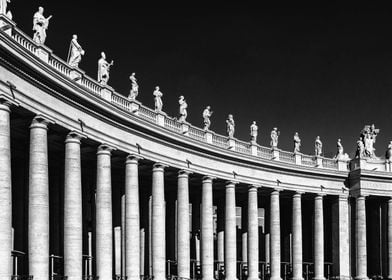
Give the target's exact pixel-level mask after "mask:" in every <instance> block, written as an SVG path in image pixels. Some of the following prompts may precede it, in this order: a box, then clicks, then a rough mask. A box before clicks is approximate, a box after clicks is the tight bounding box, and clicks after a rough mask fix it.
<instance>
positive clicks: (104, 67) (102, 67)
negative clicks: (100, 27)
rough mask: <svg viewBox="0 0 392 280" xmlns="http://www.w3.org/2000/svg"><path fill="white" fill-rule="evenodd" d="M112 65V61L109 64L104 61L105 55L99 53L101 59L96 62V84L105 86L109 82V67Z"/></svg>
mask: <svg viewBox="0 0 392 280" xmlns="http://www.w3.org/2000/svg"><path fill="white" fill-rule="evenodd" d="M112 65H113V60H112V61H111V62H110V63H109V62H107V61H106V55H105V53H104V52H101V58H100V59H99V60H98V82H99V83H100V84H101V85H107V83H108V81H109V72H110V67H111V66H112Z"/></svg>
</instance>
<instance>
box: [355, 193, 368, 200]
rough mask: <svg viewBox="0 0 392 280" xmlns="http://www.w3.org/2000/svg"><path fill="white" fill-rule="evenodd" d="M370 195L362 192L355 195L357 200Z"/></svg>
mask: <svg viewBox="0 0 392 280" xmlns="http://www.w3.org/2000/svg"><path fill="white" fill-rule="evenodd" d="M368 196H369V195H367V194H365V195H364V194H360V193H358V194H356V195H354V197H355V199H356V200H365V199H366V197H368Z"/></svg>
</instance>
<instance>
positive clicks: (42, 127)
mask: <svg viewBox="0 0 392 280" xmlns="http://www.w3.org/2000/svg"><path fill="white" fill-rule="evenodd" d="M11 105H12V103H11V102H9V101H8V100H1V102H0V244H1V249H0V280H5V279H7V280H9V278H10V275H11V258H10V252H11V247H12V232H11V231H12V224H11V222H12V198H11V185H12V182H11V168H10V166H11V146H10V107H11ZM51 123H52V122H51V121H50V120H49V119H48V118H46V117H43V116H40V115H39V116H36V117H35V118H34V119H33V120H32V122H31V125H30V159H29V194H28V198H29V202H28V216H29V218H28V262H29V274H31V275H33V276H34V280H47V279H48V275H49V262H48V256H49V184H48V141H47V131H48V126H49V125H50V124H51ZM84 138H85V135H84V134H83V133H80V132H76V131H71V132H69V134H68V136H67V137H66V139H65V171H64V274H65V275H66V276H68V279H69V280H80V279H82V277H83V275H82V274H83V267H82V257H83V232H82V231H83V230H82V229H83V219H82V180H81V170H82V168H81V143H82V140H83V139H84ZM114 149H115V148H114V147H111V146H110V145H107V144H105V143H103V144H101V145H99V147H98V149H97V169H96V171H97V172H96V200H95V203H96V232H95V247H96V252H95V259H96V274H97V276H99V278H100V280H109V279H112V277H113V221H112V208H113V205H112V183H111V154H112V151H113V150H114ZM140 159H141V157H140V156H139V155H133V154H130V155H128V156H127V157H126V159H124V161H125V163H124V168H125V201H124V206H123V207H124V211H125V217H124V231H125V233H124V242H125V245H124V246H123V248H124V252H123V255H124V256H125V260H124V264H125V269H124V270H125V276H127V277H128V280H139V279H140V274H141V272H140V266H141V265H140V262H141V261H140V254H141V252H140V242H141V238H142V237H141V235H140V208H141V206H140V202H139V192H140V190H139V175H138V172H139V160H140ZM165 168H166V166H165V165H164V164H162V163H159V162H157V163H155V164H154V165H153V167H152V170H151V171H152V203H151V246H152V248H151V251H152V258H151V260H152V276H153V277H154V280H164V279H166V276H167V275H166V248H165V246H166V242H165V239H166V236H165V234H166V224H165V218H166V217H165V213H166V210H165V195H164V194H165V184H164V182H165V180H164V178H165ZM191 173H192V172H191V170H186V169H183V170H179V171H178V175H177V176H178V178H177V179H178V181H177V182H178V185H177V204H176V205H177V246H176V247H177V260H178V262H177V274H178V277H181V278H190V277H191V275H190V238H189V231H190V229H189V222H190V221H189V202H190V201H189V193H190V190H189V177H190V175H191ZM214 180H215V178H213V177H211V176H204V177H203V178H202V180H201V207H200V246H201V252H200V263H201V278H202V279H203V280H212V279H214V278H215V277H216V275H215V274H214V221H213V211H214V209H213V188H214ZM237 183H238V182H236V181H227V182H226V184H225V187H224V193H225V203H224V213H225V215H224V217H225V219H224V267H225V278H226V279H227V280H235V279H237V274H238V273H237V271H236V270H237V237H236V184H237ZM260 188H262V187H260V186H255V185H249V186H248V187H247V215H246V217H247V223H246V224H247V238H246V241H247V242H246V254H247V256H246V259H247V267H248V276H247V277H248V279H250V280H256V279H259V277H260V275H259V248H260V247H259V240H260V237H259V229H258V190H259V189H260ZM281 191H282V189H278V188H277V189H271V190H270V192H269V200H270V212H269V221H270V225H269V229H270V232H269V234H270V244H269V247H270V248H269V252H270V278H271V279H272V280H279V279H281V218H280V217H281V213H280V192H281ZM291 195H292V225H291V229H292V278H293V279H295V280H301V279H303V258H302V255H303V250H302V249H303V248H302V246H303V242H304V240H303V238H302V228H303V225H302V207H301V205H302V195H303V193H301V192H292V194H291ZM313 196H314V212H313V219H314V220H313V227H314V229H313V233H314V234H313V235H314V236H313V243H314V245H313V250H314V258H313V260H314V273H315V274H314V279H317V280H322V279H324V277H325V272H324V211H323V201H324V197H325V196H324V194H322V193H315V194H314V195H313ZM365 199H366V198H365V197H364V196H358V197H357V198H356V207H355V225H356V226H355V238H356V239H355V248H356V275H355V276H356V278H358V279H366V278H367V271H366V267H367V263H366V262H367V247H366V246H367V242H366V204H365ZM339 203H340V204H339V207H340V208H339V209H343V211H342V214H341V217H342V219H345V217H346V216H348V212H347V211H348V208H349V204H348V198H347V197H343V198H341V199H339ZM344 209H346V210H344ZM391 210H392V199H390V200H389V202H388V214H389V215H388V254H389V260H388V265H389V274H391V273H392V272H391V271H392V242H391V240H392V211H391ZM339 217H340V216H339ZM339 219H340V218H339ZM345 226H346V228H341V229H340V230H339V237H340V238H341V239H342V241H341V242H343V243H345V244H342V246H343V247H344V246H346V247H348V246H349V245H348V243H349V224H348V222H347V223H345ZM343 227H344V225H343ZM218 242H219V236H218ZM218 254H219V252H218ZM339 254H341V255H342V256H341V258H339V260H340V261H341V259H344V258H346V257H347V259H348V258H349V257H348V255H347V254H349V253H348V252H346V251H342V252H341V253H339ZM339 254H338V255H339ZM339 260H338V261H339ZM340 266H341V268H339V270H340V272H338V274H339V275H337V276H341V277H343V276H347V277H348V276H350V275H342V274H346V273H348V274H349V273H350V272H349V269H348V266H349V264H348V263H346V264H345V263H341V264H340Z"/></svg>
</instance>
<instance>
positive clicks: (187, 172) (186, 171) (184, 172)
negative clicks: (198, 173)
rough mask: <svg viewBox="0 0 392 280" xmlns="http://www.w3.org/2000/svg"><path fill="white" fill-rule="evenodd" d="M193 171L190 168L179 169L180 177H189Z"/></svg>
mask: <svg viewBox="0 0 392 280" xmlns="http://www.w3.org/2000/svg"><path fill="white" fill-rule="evenodd" d="M192 173H193V172H192V171H191V170H189V169H180V170H179V171H178V177H189V175H190V174H192Z"/></svg>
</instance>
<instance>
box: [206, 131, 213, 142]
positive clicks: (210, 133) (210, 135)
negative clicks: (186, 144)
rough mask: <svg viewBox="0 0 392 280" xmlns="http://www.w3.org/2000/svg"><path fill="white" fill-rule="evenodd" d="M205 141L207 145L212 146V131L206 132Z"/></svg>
mask: <svg viewBox="0 0 392 280" xmlns="http://www.w3.org/2000/svg"><path fill="white" fill-rule="evenodd" d="M204 139H205V140H206V142H207V143H209V144H212V132H211V131H210V130H206V131H205V132H204Z"/></svg>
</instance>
